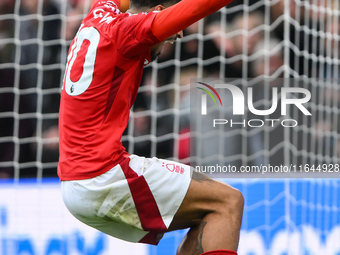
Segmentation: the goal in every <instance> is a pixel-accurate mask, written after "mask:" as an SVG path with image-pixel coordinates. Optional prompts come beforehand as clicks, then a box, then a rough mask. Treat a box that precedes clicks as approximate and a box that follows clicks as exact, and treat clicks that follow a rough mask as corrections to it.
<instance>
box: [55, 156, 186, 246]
mask: <svg viewBox="0 0 340 255" xmlns="http://www.w3.org/2000/svg"><path fill="white" fill-rule="evenodd" d="M190 181H191V171H190V166H187V165H184V164H181V163H177V162H173V161H169V160H161V159H158V158H151V159H150V158H144V157H138V156H136V155H131V156H130V157H128V158H126V159H124V160H123V161H122V162H121V163H120V164H118V165H116V166H115V167H113V168H112V169H111V170H110V171H108V172H106V173H104V174H102V175H100V176H97V177H95V178H92V179H86V180H78V181H63V182H62V184H61V187H62V195H63V199H64V202H65V205H66V207H67V208H68V210H69V211H70V212H71V213H72V214H73V215H74V216H75V217H76V218H77V219H78V220H80V221H82V222H83V223H85V224H87V225H89V226H92V227H94V228H96V229H98V230H100V231H102V232H104V233H106V234H108V235H111V236H114V237H117V238H119V239H123V240H126V241H130V242H141V243H148V244H157V243H158V242H159V240H160V239H161V238H162V236H163V234H164V232H166V230H167V229H168V227H169V225H170V223H171V222H172V219H173V217H174V215H175V213H176V212H177V210H178V208H179V206H180V205H181V203H182V201H183V199H184V197H185V195H186V192H187V190H188V188H189V184H190Z"/></svg>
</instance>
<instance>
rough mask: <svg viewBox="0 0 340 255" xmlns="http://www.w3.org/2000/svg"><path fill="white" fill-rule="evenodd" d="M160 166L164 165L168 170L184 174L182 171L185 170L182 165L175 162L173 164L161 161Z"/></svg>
mask: <svg viewBox="0 0 340 255" xmlns="http://www.w3.org/2000/svg"><path fill="white" fill-rule="evenodd" d="M162 167H165V168H166V169H168V170H169V171H170V172H175V173H179V174H184V172H185V169H184V167H183V166H180V165H176V164H173V163H166V162H163V163H162Z"/></svg>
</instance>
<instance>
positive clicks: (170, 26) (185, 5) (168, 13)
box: [151, 0, 232, 41]
mask: <svg viewBox="0 0 340 255" xmlns="http://www.w3.org/2000/svg"><path fill="white" fill-rule="evenodd" d="M230 2H232V0H182V1H180V2H179V3H177V4H175V5H173V6H171V7H169V8H166V9H164V10H163V11H160V12H158V13H157V15H156V17H155V19H154V21H153V23H152V27H151V29H152V32H153V34H154V35H155V36H156V37H157V38H158V39H159V40H160V41H164V40H165V39H167V38H169V37H170V36H172V35H174V34H176V33H177V32H179V31H181V30H183V29H184V28H186V27H188V26H190V25H191V24H193V23H195V22H196V21H198V20H200V19H202V18H204V17H206V16H208V15H210V14H212V13H214V12H216V11H218V10H219V9H221V8H222V7H224V6H226V5H228V4H229V3H230Z"/></svg>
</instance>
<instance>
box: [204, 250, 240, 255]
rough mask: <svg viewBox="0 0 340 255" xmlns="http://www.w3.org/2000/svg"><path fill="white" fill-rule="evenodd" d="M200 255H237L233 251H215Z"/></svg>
mask: <svg viewBox="0 0 340 255" xmlns="http://www.w3.org/2000/svg"><path fill="white" fill-rule="evenodd" d="M201 255H237V252H235V251H229V250H216V251H207V252H204V253H202V254H201Z"/></svg>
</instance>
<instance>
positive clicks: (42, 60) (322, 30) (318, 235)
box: [0, 0, 340, 255]
mask: <svg viewBox="0 0 340 255" xmlns="http://www.w3.org/2000/svg"><path fill="white" fill-rule="evenodd" d="M91 2H92V1H91V0H68V1H66V0H1V1H0V254H1V255H12V254H20V255H21V254H25V255H27V254H30V255H31V254H34V255H35V254H39V255H40V254H46V255H47V254H65V255H66V254H67V255H68V254H87V255H90V254H91V255H92V254H119V255H124V254H136V255H168V254H175V250H176V246H177V245H178V243H179V242H180V240H181V238H182V236H183V235H184V233H185V231H177V232H173V233H169V234H166V235H165V237H164V239H163V240H162V241H161V242H160V244H159V246H157V247H153V246H147V245H135V244H129V243H126V242H122V241H119V240H117V239H114V238H109V237H107V236H105V235H103V234H101V233H99V232H97V231H94V230H92V229H90V228H89V227H87V226H84V225H83V224H81V223H79V222H77V221H76V220H75V219H73V217H72V216H71V215H70V214H69V213H68V212H67V211H66V209H65V207H64V205H63V203H62V201H61V194H60V190H59V181H58V179H57V176H56V167H57V161H58V127H57V124H58V108H59V92H60V87H61V83H62V79H63V72H64V69H65V63H66V58H67V52H68V47H69V45H70V43H71V40H72V38H73V36H74V35H75V33H76V31H77V29H78V27H79V24H80V22H81V20H82V18H83V17H84V15H85V14H86V13H87V11H88V9H89V6H90V4H91ZM127 6H128V2H127V1H124V0H123V2H122V10H123V11H125V10H126V9H127ZM339 17H340V3H339V1H338V0H305V1H303V0H272V1H269V0H234V2H232V3H231V4H230V5H229V6H228V7H227V8H223V9H222V10H220V11H219V12H218V13H216V14H214V15H211V16H209V17H207V18H205V19H204V20H201V21H199V22H197V23H195V24H193V25H192V26H190V27H189V28H187V29H185V31H184V38H183V39H182V40H180V41H179V42H177V43H176V44H174V45H170V44H166V45H165V47H164V52H163V54H162V55H161V56H160V57H159V59H158V61H157V62H154V63H151V64H150V65H149V66H147V67H146V68H145V72H144V76H143V80H142V84H141V87H140V91H139V94H138V96H137V100H136V104H135V106H134V107H133V109H132V110H131V121H130V124H129V126H128V128H127V129H126V132H125V135H124V137H123V143H124V145H125V146H126V148H127V150H128V151H129V152H130V153H135V154H138V155H144V156H147V157H149V156H157V157H161V158H170V159H174V160H179V161H182V162H185V163H188V162H190V161H192V159H191V155H190V151H189V147H190V143H189V140H188V139H189V134H190V132H189V131H190V125H189V117H188V116H189V115H190V114H189V113H190V103H189V101H190V100H189V99H190V93H189V91H190V79H191V78H202V79H203V78H204V79H223V78H237V79H240V80H241V81H243V83H244V87H245V88H246V87H247V86H248V85H249V81H254V80H258V79H263V78H264V79H265V80H267V81H276V80H280V79H281V80H282V79H284V78H286V79H289V80H290V81H293V83H294V84H290V86H295V87H297V86H299V87H300V86H302V87H305V88H308V90H310V92H311V94H312V98H311V100H310V102H309V104H308V109H309V110H310V111H311V113H312V116H311V117H310V118H301V116H299V111H297V110H296V109H295V111H294V109H293V110H292V111H290V112H289V115H290V116H291V117H292V118H298V119H299V120H301V125H299V126H298V127H296V128H294V129H288V130H287V129H285V130H284V129H282V128H281V127H280V126H275V127H274V128H262V129H249V128H238V129H235V130H231V131H230V130H228V132H223V133H224V135H223V138H222V136H219V138H220V139H218V142H219V146H215V149H216V148H217V150H216V151H214V150H212V149H211V148H212V147H211V146H208V145H209V144H207V143H203V144H204V145H205V146H203V147H204V148H205V149H206V150H201V151H200V153H199V158H200V159H201V161H200V162H199V164H200V165H211V164H217V163H218V164H221V165H225V164H233V165H237V166H241V165H259V164H277V165H280V164H291V163H292V164H297V165H300V164H310V165H313V164H314V165H315V166H318V165H321V164H326V165H332V166H335V165H336V164H339V159H338V158H339V156H340V143H339V132H340V130H339V127H340V125H339V120H340V118H339V109H338V108H339V102H340V94H339V82H338V78H339V77H338V76H339V70H340V69H339V67H340V66H339V64H340V63H339V54H340V53H339V50H340V42H339V40H340V36H339V34H340V19H339ZM280 86H284V84H283V85H280ZM269 88H270V82H269V84H265V85H264V86H263V89H262V90H260V91H262V93H260V94H259V95H258V97H256V98H255V99H254V100H255V102H256V105H257V106H258V107H259V108H261V107H264V108H262V109H267V108H268V107H270V105H269V106H268V103H269V102H270V99H271V96H270V93H267V92H266V91H268V90H269ZM248 117H251V116H250V115H249V116H248ZM202 137H204V136H202ZM205 138H208V139H210V138H211V137H209V134H207V133H205ZM215 138H216V137H215ZM221 148H223V149H221ZM338 172H339V171H336V172H334V174H333V175H331V176H330V175H328V174H327V173H319V177H324V178H293V177H294V176H288V175H287V176H280V177H290V178H261V176H259V175H258V176H252V177H255V178H249V177H250V176H249V175H244V176H242V175H241V176H236V177H237V178H234V177H235V176H234V175H230V176H229V175H226V174H223V175H220V176H218V175H216V177H220V178H222V179H221V180H223V181H225V182H228V183H230V184H231V185H232V186H234V187H236V188H238V189H240V190H241V191H242V193H243V194H244V196H245V201H246V204H245V212H244V222H243V225H242V233H241V241H240V248H239V254H240V255H284V254H292V255H307V254H325V255H337V254H340V242H339V240H340V187H339V185H340V179H337V178H333V177H338V174H339V173H338ZM310 176H311V177H314V176H313V175H310ZM229 177H233V178H229ZM273 177H275V176H273ZM304 177H308V174H307V175H305V176H304ZM330 177H332V178H330Z"/></svg>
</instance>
